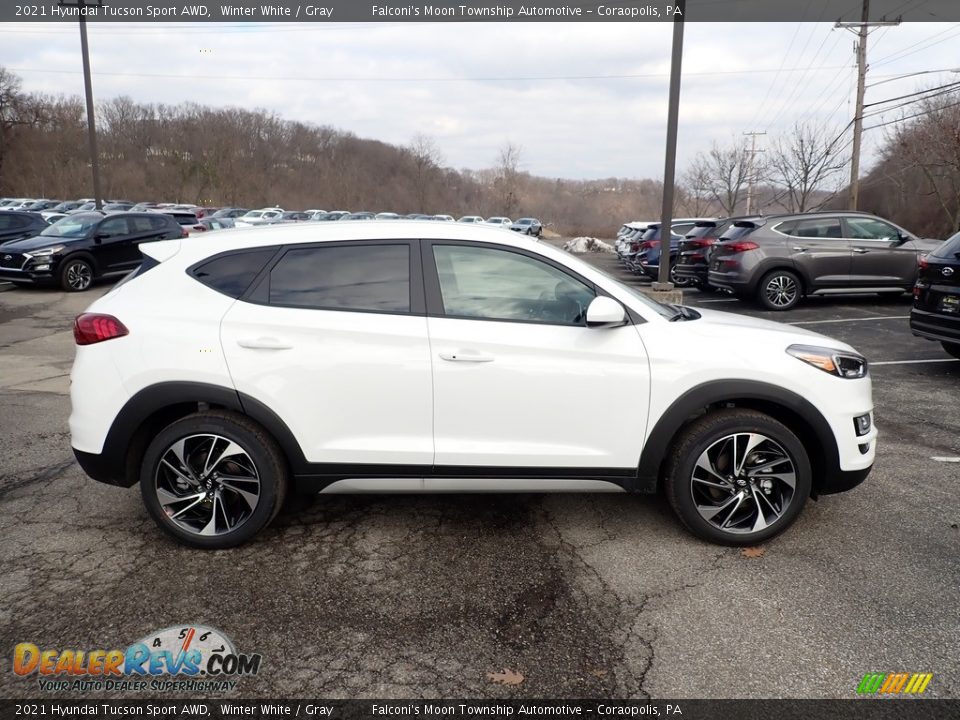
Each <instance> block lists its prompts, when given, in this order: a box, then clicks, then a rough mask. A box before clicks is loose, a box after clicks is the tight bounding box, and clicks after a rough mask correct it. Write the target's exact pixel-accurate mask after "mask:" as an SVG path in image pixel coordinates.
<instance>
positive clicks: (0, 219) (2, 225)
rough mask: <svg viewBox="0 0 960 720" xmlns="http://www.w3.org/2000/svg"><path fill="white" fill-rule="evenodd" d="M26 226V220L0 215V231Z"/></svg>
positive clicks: (14, 216) (15, 216)
mask: <svg viewBox="0 0 960 720" xmlns="http://www.w3.org/2000/svg"><path fill="white" fill-rule="evenodd" d="M26 226H27V218H24V217H18V216H17V215H10V214H5V215H0V230H10V229H13V228H22V227H26Z"/></svg>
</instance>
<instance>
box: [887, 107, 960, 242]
mask: <svg viewBox="0 0 960 720" xmlns="http://www.w3.org/2000/svg"><path fill="white" fill-rule="evenodd" d="M905 112H906V111H905ZM908 115H909V116H914V117H916V119H915V120H914V121H913V122H904V123H903V124H898V125H896V126H895V128H896V129H895V130H894V131H893V133H892V138H891V140H892V143H893V145H894V147H895V148H896V151H897V152H898V153H899V155H900V157H901V161H903V162H905V164H906V165H907V167H909V168H912V169H915V170H917V171H919V173H920V174H921V176H922V179H923V182H922V185H921V187H922V189H923V191H924V192H925V193H926V194H927V195H930V196H932V197H934V198H936V203H937V205H938V206H939V210H940V211H941V212H942V213H943V216H942V217H943V218H944V219H945V220H946V222H947V223H948V224H949V228H948V229H949V231H950V232H953V231H954V230H960V92H954V93H949V94H946V95H940V96H938V97H930V98H925V99H924V100H922V101H921V102H919V103H917V105H913V106H911V107H910V108H909V114H908ZM906 119H908V118H905V120H906ZM917 189H918V190H919V189H920V188H917Z"/></svg>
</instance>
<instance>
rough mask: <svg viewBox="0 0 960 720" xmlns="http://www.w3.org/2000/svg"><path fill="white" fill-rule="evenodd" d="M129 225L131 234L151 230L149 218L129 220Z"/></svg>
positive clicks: (151, 225)
mask: <svg viewBox="0 0 960 720" xmlns="http://www.w3.org/2000/svg"><path fill="white" fill-rule="evenodd" d="M130 225H131V229H132V232H135V233H141V232H150V231H151V230H152V229H153V223H152V222H150V218H145V217H132V218H130Z"/></svg>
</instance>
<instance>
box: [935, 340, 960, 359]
mask: <svg viewBox="0 0 960 720" xmlns="http://www.w3.org/2000/svg"><path fill="white" fill-rule="evenodd" d="M940 344H941V345H942V346H943V349H944V351H945V352H946V353H947V355H953V357H955V358H957V360H960V344H958V343H948V342H941V343H940Z"/></svg>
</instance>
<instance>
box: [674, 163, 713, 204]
mask: <svg viewBox="0 0 960 720" xmlns="http://www.w3.org/2000/svg"><path fill="white" fill-rule="evenodd" d="M676 194H677V208H678V209H679V210H680V211H681V212H683V213H684V214H687V215H691V216H692V217H702V216H703V215H705V214H706V213H707V211H708V210H709V208H710V206H711V204H712V203H713V197H712V192H711V181H710V166H709V165H708V164H707V162H706V160H705V158H704V157H703V155H697V156H696V157H695V158H694V159H693V162H692V163H691V164H690V167H688V168H687V169H686V171H685V172H684V173H683V175H682V176H681V178H680V182H679V183H678V184H677V187H676Z"/></svg>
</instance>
